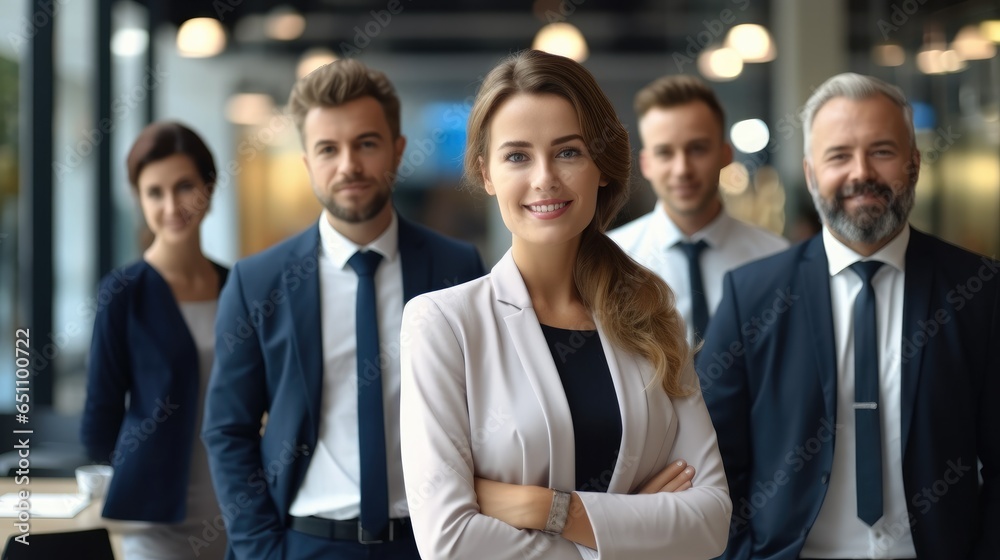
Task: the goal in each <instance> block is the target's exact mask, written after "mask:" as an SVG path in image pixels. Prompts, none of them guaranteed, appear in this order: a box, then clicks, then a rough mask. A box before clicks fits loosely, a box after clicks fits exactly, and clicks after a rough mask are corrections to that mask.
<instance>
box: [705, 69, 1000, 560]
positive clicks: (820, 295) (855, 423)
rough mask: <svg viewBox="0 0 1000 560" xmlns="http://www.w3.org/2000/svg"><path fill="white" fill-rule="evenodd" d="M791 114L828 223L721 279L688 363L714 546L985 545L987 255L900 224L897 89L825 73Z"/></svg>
mask: <svg viewBox="0 0 1000 560" xmlns="http://www.w3.org/2000/svg"><path fill="white" fill-rule="evenodd" d="M802 122H803V127H804V137H805V160H804V162H803V166H804V170H805V174H806V178H807V184H808V187H809V192H810V194H811V195H812V197H813V201H814V203H815V205H816V208H817V210H818V211H819V214H820V217H821V218H822V220H823V231H822V232H821V233H820V234H818V235H817V236H815V237H814V238H812V239H811V240H808V241H806V242H805V243H802V244H799V245H796V246H794V247H792V248H790V249H788V250H787V251H784V252H782V253H779V254H777V255H774V256H771V257H768V258H766V259H763V260H760V261H757V262H755V263H751V264H748V265H746V266H744V267H741V268H738V269H736V270H734V271H733V272H731V273H729V274H727V275H726V278H725V280H724V290H723V298H722V303H721V304H720V305H719V308H718V311H717V313H716V316H715V318H714V319H713V321H712V324H711V326H710V327H709V330H708V335H707V337H706V343H705V346H704V347H703V348H702V351H701V353H700V354H699V356H698V358H697V369H698V374H699V377H700V378H701V382H702V390H703V393H704V396H705V402H706V403H707V404H708V408H709V412H710V413H711V415H712V421H713V423H714V424H715V427H716V431H717V433H718V437H719V449H720V451H721V453H722V459H723V462H724V464H725V467H726V476H727V478H728V481H729V487H730V495H731V497H732V500H733V517H732V521H731V526H730V539H729V546H728V548H727V550H726V553H725V555H724V556H723V558H726V559H754V560H763V559H767V560H799V559H820V558H822V559H831V558H855V559H866V558H867V559H875V558H895V559H905V558H919V559H921V560H938V559H949V560H951V559H955V560H987V559H996V558H1000V532H998V531H997V530H996V528H997V527H1000V407H998V406H997V405H996V402H995V401H996V397H997V395H998V394H1000V352H998V351H997V341H998V340H1000V263H997V262H996V261H994V260H991V259H988V258H986V257H982V256H979V255H976V254H973V253H970V252H968V251H965V250H963V249H960V248H958V247H955V246H953V245H949V244H948V243H945V242H944V241H941V240H939V239H937V238H935V237H933V236H930V235H928V234H925V233H922V232H920V231H918V230H916V229H914V228H912V227H910V225H909V224H908V222H907V220H908V217H909V213H910V211H911V209H912V208H913V205H914V200H915V195H914V193H915V188H916V184H917V178H918V176H919V172H920V152H919V151H918V150H917V146H916V135H915V132H914V128H913V113H912V109H911V108H910V105H909V104H908V103H907V101H906V98H905V97H904V96H903V93H902V92H901V91H900V90H899V88H897V87H894V86H891V85H889V84H886V83H884V82H882V81H880V80H878V79H875V78H871V77H868V76H860V75H858V74H840V75H837V76H834V77H833V78H830V79H829V80H827V81H826V82H825V83H824V84H823V85H821V86H820V87H819V88H818V89H816V90H815V92H814V93H813V95H812V97H810V99H809V100H808V102H807V103H806V105H805V109H804V111H803V121H802Z"/></svg>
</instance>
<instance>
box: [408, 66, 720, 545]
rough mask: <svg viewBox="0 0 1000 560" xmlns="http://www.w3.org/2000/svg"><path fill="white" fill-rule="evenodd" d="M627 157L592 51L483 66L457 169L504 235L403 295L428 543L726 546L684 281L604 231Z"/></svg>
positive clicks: (411, 432) (415, 490)
mask: <svg viewBox="0 0 1000 560" xmlns="http://www.w3.org/2000/svg"><path fill="white" fill-rule="evenodd" d="M630 163H631V153H630V150H629V144H628V137H627V133H626V131H625V129H624V127H622V125H621V123H620V122H619V121H618V118H617V117H616V115H615V113H614V109H613V107H612V105H611V103H610V102H609V100H608V99H607V97H606V96H605V95H604V93H603V92H602V91H601V90H600V88H599V87H598V86H597V83H596V81H595V80H594V78H593V76H591V75H590V73H589V72H588V71H587V70H586V69H584V68H583V67H582V66H581V65H579V64H577V63H575V62H573V61H571V60H569V59H567V58H563V57H559V56H555V55H549V54H545V53H541V52H538V51H525V52H522V53H519V54H516V55H513V56H512V57H510V58H508V59H507V60H505V61H504V62H502V63H501V64H500V65H499V66H497V67H496V68H494V69H493V71H492V72H491V73H490V74H489V75H488V76H487V78H486V80H485V81H484V83H483V85H482V88H481V89H480V91H479V94H478V96H477V98H476V102H475V105H474V106H473V109H472V113H471V115H470V118H469V130H468V146H467V150H466V160H465V165H466V175H467V178H468V179H470V180H471V181H472V182H473V183H475V184H478V185H481V186H482V187H483V188H484V189H485V190H486V192H487V193H489V194H490V195H492V196H495V197H496V199H497V202H498V204H499V206H500V212H501V215H502V217H503V220H504V223H505V224H506V225H507V227H508V229H510V231H511V234H512V246H511V249H510V250H509V251H508V252H507V254H506V255H505V256H504V257H503V258H502V259H501V260H500V262H499V263H497V265H496V266H495V267H494V268H493V270H492V272H491V273H490V274H489V275H488V276H485V277H483V278H481V279H478V280H474V281H471V282H468V283H465V284H462V285H459V286H455V287H452V288H449V289H446V290H441V291H438V292H433V293H430V294H425V295H423V296H419V297H417V298H414V299H413V300H411V301H410V302H409V303H408V304H407V306H406V308H405V310H404V312H403V326H402V334H401V353H402V356H401V358H402V388H401V416H402V418H401V422H402V426H401V429H402V453H403V474H404V478H405V482H406V488H407V499H408V501H409V508H410V515H411V517H412V523H413V529H414V534H415V536H416V541H417V546H418V548H419V549H420V554H421V556H422V557H423V558H424V559H425V560H435V559H439V558H461V559H470V558H471V559H475V558H482V559H489V560H502V559H508V558H509V559H518V560H520V559H524V558H544V559H549V560H560V559H578V558H601V559H612V558H622V559H629V560H643V559H647V558H648V559H657V560H659V559H662V558H671V559H680V558H710V557H713V556H717V555H719V554H721V553H722V552H723V550H724V549H725V547H726V539H727V533H728V528H729V518H730V513H731V510H732V504H731V502H730V499H729V494H728V487H727V484H726V478H725V473H724V471H723V466H722V460H721V458H720V456H719V450H718V446H717V444H716V436H715V431H714V429H713V427H712V422H711V419H710V418H709V415H708V411H707V409H706V407H705V403H704V401H703V400H702V397H701V391H700V389H699V387H698V381H697V377H696V376H695V374H694V369H693V366H692V364H691V356H690V349H689V348H688V346H687V342H686V340H685V334H684V325H683V322H682V320H681V319H680V317H679V315H678V313H677V312H676V310H675V309H674V306H673V296H672V294H671V293H670V290H669V289H668V288H667V286H666V284H664V283H663V282H662V281H661V280H660V279H659V278H658V277H656V276H655V275H654V274H652V273H651V272H649V271H648V270H646V269H645V268H643V267H641V266H639V265H638V264H636V263H635V262H634V261H632V260H631V259H629V258H628V257H627V256H626V255H625V254H624V253H623V252H622V251H621V250H620V249H618V247H617V246H616V245H615V244H614V243H613V242H611V241H610V240H609V239H608V238H607V237H606V236H605V235H604V232H605V230H606V228H607V227H608V226H609V224H610V223H611V221H612V220H613V218H614V216H615V215H616V214H617V212H618V211H619V210H620V209H621V207H622V205H623V204H624V203H625V201H626V199H627V197H628V179H629V166H630ZM688 465H690V466H688Z"/></svg>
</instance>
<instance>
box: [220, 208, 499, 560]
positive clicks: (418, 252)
mask: <svg viewBox="0 0 1000 560" xmlns="http://www.w3.org/2000/svg"><path fill="white" fill-rule="evenodd" d="M319 250H320V238H319V226H318V225H317V224H314V225H312V226H310V227H309V229H307V230H306V231H304V232H302V233H300V234H299V235H296V236H295V237H292V238H290V239H288V240H286V241H283V242H281V243H279V244H277V245H276V246H274V247H271V248H270V249H267V250H265V251H263V252H261V253H259V254H257V255H254V256H251V257H248V258H246V259H244V260H241V261H240V262H238V263H237V264H236V266H234V267H233V273H232V275H231V277H230V280H229V282H228V283H227V284H226V287H225V289H224V290H223V292H222V297H221V298H220V302H219V313H218V318H217V321H216V351H215V367H214V368H213V370H212V378H211V381H210V382H209V388H208V394H207V397H206V402H205V421H204V424H203V427H202V439H203V440H204V442H205V445H206V447H207V448H208V453H209V465H210V467H211V470H212V480H213V483H214V485H215V491H216V494H217V495H218V497H219V501H220V505H221V507H222V513H223V515H224V516H225V519H226V524H227V531H228V537H229V551H228V557H229V558H233V557H239V558H253V559H259V558H280V557H281V551H282V546H283V540H284V533H285V526H286V524H287V521H288V509H289V507H290V506H291V503H292V501H293V500H294V499H295V494H296V492H297V491H298V488H299V486H300V484H301V483H302V479H303V477H304V476H305V473H306V469H307V467H308V466H309V461H310V459H311V454H312V451H313V449H315V446H316V440H317V436H318V433H319V421H320V413H321V411H322V408H321V403H320V397H321V395H322V393H323V391H322V389H321V385H322V381H323V348H322V336H321V324H322V320H321V314H320V294H319V289H320V282H319V275H318V269H319V266H318V265H319V259H318V257H319ZM399 252H400V258H401V259H402V268H403V297H404V303H405V302H406V301H409V300H410V299H411V298H413V297H414V296H417V295H419V294H422V293H424V292H429V291H432V290H438V289H441V288H445V287H448V286H453V285H456V284H461V283H463V282H465V281H467V280H472V279H474V278H477V277H479V276H482V275H483V274H484V272H485V271H484V270H483V265H482V261H481V260H480V258H479V253H478V252H477V251H476V249H475V248H474V247H473V246H472V245H470V244H468V243H462V242H459V241H455V240H452V239H448V238H446V237H444V236H442V235H440V234H437V233H434V232H432V231H431V230H429V229H426V228H423V227H421V226H418V225H415V224H413V223H410V222H408V221H406V220H404V219H403V218H402V217H399ZM343 312H344V313H353V312H354V302H353V301H350V302H344V309H343ZM265 412H266V413H267V427H266V430H264V433H263V435H261V417H262V416H263V414H264V413H265Z"/></svg>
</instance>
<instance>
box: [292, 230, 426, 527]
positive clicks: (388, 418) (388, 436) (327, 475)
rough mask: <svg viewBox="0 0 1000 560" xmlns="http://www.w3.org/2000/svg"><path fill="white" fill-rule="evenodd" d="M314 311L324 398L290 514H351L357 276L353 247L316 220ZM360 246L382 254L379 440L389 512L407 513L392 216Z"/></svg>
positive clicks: (356, 453)
mask: <svg viewBox="0 0 1000 560" xmlns="http://www.w3.org/2000/svg"><path fill="white" fill-rule="evenodd" d="M319 234H320V246H321V250H320V254H319V282H320V305H321V309H320V313H321V314H322V323H321V325H322V330H323V333H322V341H323V385H322V386H323V395H322V405H321V406H322V408H321V414H322V416H321V418H320V422H319V438H318V440H317V442H316V451H315V453H314V454H313V458H312V461H310V463H309V468H308V469H307V470H306V475H305V479H304V480H303V481H302V486H301V487H300V488H299V491H298V494H297V495H296V496H295V500H294V501H293V502H292V506H291V508H290V510H289V513H290V514H291V515H294V516H296V517H306V516H309V515H316V516H319V517H325V518H329V519H353V518H355V517H358V516H359V515H360V513H361V464H360V446H359V443H358V437H359V436H358V370H357V363H358V362H357V346H356V334H355V323H356V321H355V304H354V302H355V301H356V300H357V294H358V275H357V273H355V272H354V269H353V268H351V267H350V266H349V265H348V264H347V261H348V259H350V258H351V256H353V255H354V253H356V252H357V251H358V250H359V249H362V247H359V246H358V245H355V244H354V243H353V242H351V241H350V240H348V239H347V238H346V237H344V236H343V235H341V234H340V233H338V232H337V231H336V230H335V229H333V226H331V225H330V221H329V219H328V215H327V213H326V212H324V213H323V216H322V218H320V220H319ZM364 249H367V250H370V251H375V252H377V253H380V254H381V255H382V261H381V262H380V263H379V266H378V270H376V272H375V293H376V297H377V299H378V335H379V350H380V361H381V363H382V401H383V403H384V405H385V445H386V461H387V462H388V465H387V467H388V469H387V470H388V475H389V516H390V517H392V518H399V517H407V516H408V515H409V514H408V510H407V506H406V494H405V491H404V489H403V467H402V462H401V459H400V451H399V329H400V325H401V324H402V320H403V268H402V264H401V262H400V257H399V223H398V221H397V218H396V214H395V213H393V215H392V222H391V223H390V224H389V227H388V229H386V230H385V232H384V233H383V234H382V235H381V236H379V237H378V239H376V240H375V241H372V242H371V243H370V244H369V245H367V246H366V247H364Z"/></svg>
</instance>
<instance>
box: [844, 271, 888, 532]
mask: <svg viewBox="0 0 1000 560" xmlns="http://www.w3.org/2000/svg"><path fill="white" fill-rule="evenodd" d="M882 264H883V263H881V262H879V261H864V262H856V263H854V264H852V265H851V269H852V270H854V272H855V273H856V274H857V275H858V276H859V277H861V283H862V284H861V292H859V293H858V297H857V299H855V300H854V429H855V449H856V451H857V457H856V463H855V468H856V469H857V471H856V475H857V479H858V481H857V482H858V486H857V492H858V517H859V518H861V520H862V521H864V522H865V523H867V524H868V525H869V526H871V525H874V524H875V522H876V521H878V520H879V519H880V518H881V517H882V425H881V422H880V421H879V415H880V414H881V412H880V411H879V399H878V393H879V383H878V377H879V375H878V370H879V367H878V363H879V359H878V328H877V326H876V321H875V288H874V287H873V286H872V277H874V276H875V273H876V272H878V269H879V268H881V267H882Z"/></svg>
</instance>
